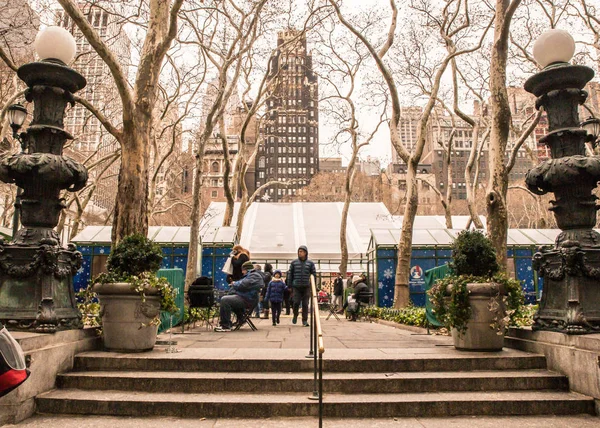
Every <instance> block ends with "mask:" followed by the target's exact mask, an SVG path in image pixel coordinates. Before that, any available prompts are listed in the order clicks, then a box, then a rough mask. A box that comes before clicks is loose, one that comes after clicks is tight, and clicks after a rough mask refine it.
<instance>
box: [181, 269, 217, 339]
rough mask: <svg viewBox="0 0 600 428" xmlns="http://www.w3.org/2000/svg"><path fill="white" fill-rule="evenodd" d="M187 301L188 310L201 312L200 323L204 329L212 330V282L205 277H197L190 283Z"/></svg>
mask: <svg viewBox="0 0 600 428" xmlns="http://www.w3.org/2000/svg"><path fill="white" fill-rule="evenodd" d="M188 301H189V304H190V309H192V308H197V309H201V310H202V312H203V315H204V316H203V319H202V321H203V322H205V323H206V328H207V329H209V328H214V324H215V323H214V317H215V316H216V311H215V309H216V307H217V306H216V299H215V286H214V284H213V280H212V278H210V277H207V276H201V277H198V278H196V279H195V280H194V282H192V284H191V285H190V288H189V289H188Z"/></svg>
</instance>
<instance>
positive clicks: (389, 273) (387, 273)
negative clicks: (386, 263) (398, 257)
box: [383, 269, 394, 279]
mask: <svg viewBox="0 0 600 428" xmlns="http://www.w3.org/2000/svg"><path fill="white" fill-rule="evenodd" d="M383 276H384V278H385V279H390V278H391V277H393V276H394V273H393V272H392V270H391V269H386V270H384V271H383Z"/></svg>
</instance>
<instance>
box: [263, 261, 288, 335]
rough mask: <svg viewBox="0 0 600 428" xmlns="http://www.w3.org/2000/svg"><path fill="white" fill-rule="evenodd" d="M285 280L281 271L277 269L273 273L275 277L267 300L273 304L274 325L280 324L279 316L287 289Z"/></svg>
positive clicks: (270, 284) (270, 283)
mask: <svg viewBox="0 0 600 428" xmlns="http://www.w3.org/2000/svg"><path fill="white" fill-rule="evenodd" d="M286 288H287V287H286V285H285V282H283V278H282V277H281V271H280V270H276V271H275V272H274V273H273V279H272V280H271V282H269V286H268V287H267V293H266V295H265V301H266V302H269V304H270V305H271V313H272V314H273V327H275V326H276V325H277V324H279V316H280V315H281V303H282V302H283V295H284V293H285V289H286Z"/></svg>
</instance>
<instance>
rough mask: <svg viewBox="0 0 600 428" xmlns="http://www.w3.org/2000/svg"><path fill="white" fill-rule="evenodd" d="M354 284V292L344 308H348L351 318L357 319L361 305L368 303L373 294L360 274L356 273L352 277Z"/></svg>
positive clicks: (352, 319)
mask: <svg viewBox="0 0 600 428" xmlns="http://www.w3.org/2000/svg"><path fill="white" fill-rule="evenodd" d="M352 286H353V287H354V293H353V294H351V295H349V296H348V301H347V302H346V304H345V305H344V309H347V310H348V313H349V314H350V320H351V321H356V319H357V318H358V311H359V308H360V305H361V304H363V305H368V304H369V299H370V297H371V296H370V291H369V287H368V286H367V284H365V283H364V282H363V279H362V278H361V277H360V276H358V275H354V276H353V277H352ZM351 303H352V306H351Z"/></svg>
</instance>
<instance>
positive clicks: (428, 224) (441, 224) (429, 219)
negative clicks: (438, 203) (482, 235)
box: [392, 215, 486, 230]
mask: <svg viewBox="0 0 600 428" xmlns="http://www.w3.org/2000/svg"><path fill="white" fill-rule="evenodd" d="M392 218H393V220H394V226H395V227H397V228H398V229H401V228H402V220H403V219H404V216H401V215H395V216H392ZM470 218H471V216H468V215H453V216H452V228H453V229H460V230H462V229H466V228H467V224H469V219H470ZM479 218H480V219H481V222H482V223H483V224H484V226H485V222H486V219H485V216H483V215H480V216H479ZM413 228H414V229H415V230H416V229H427V230H431V229H446V218H445V217H444V216H443V215H418V216H416V217H415V223H414V226H413Z"/></svg>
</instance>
